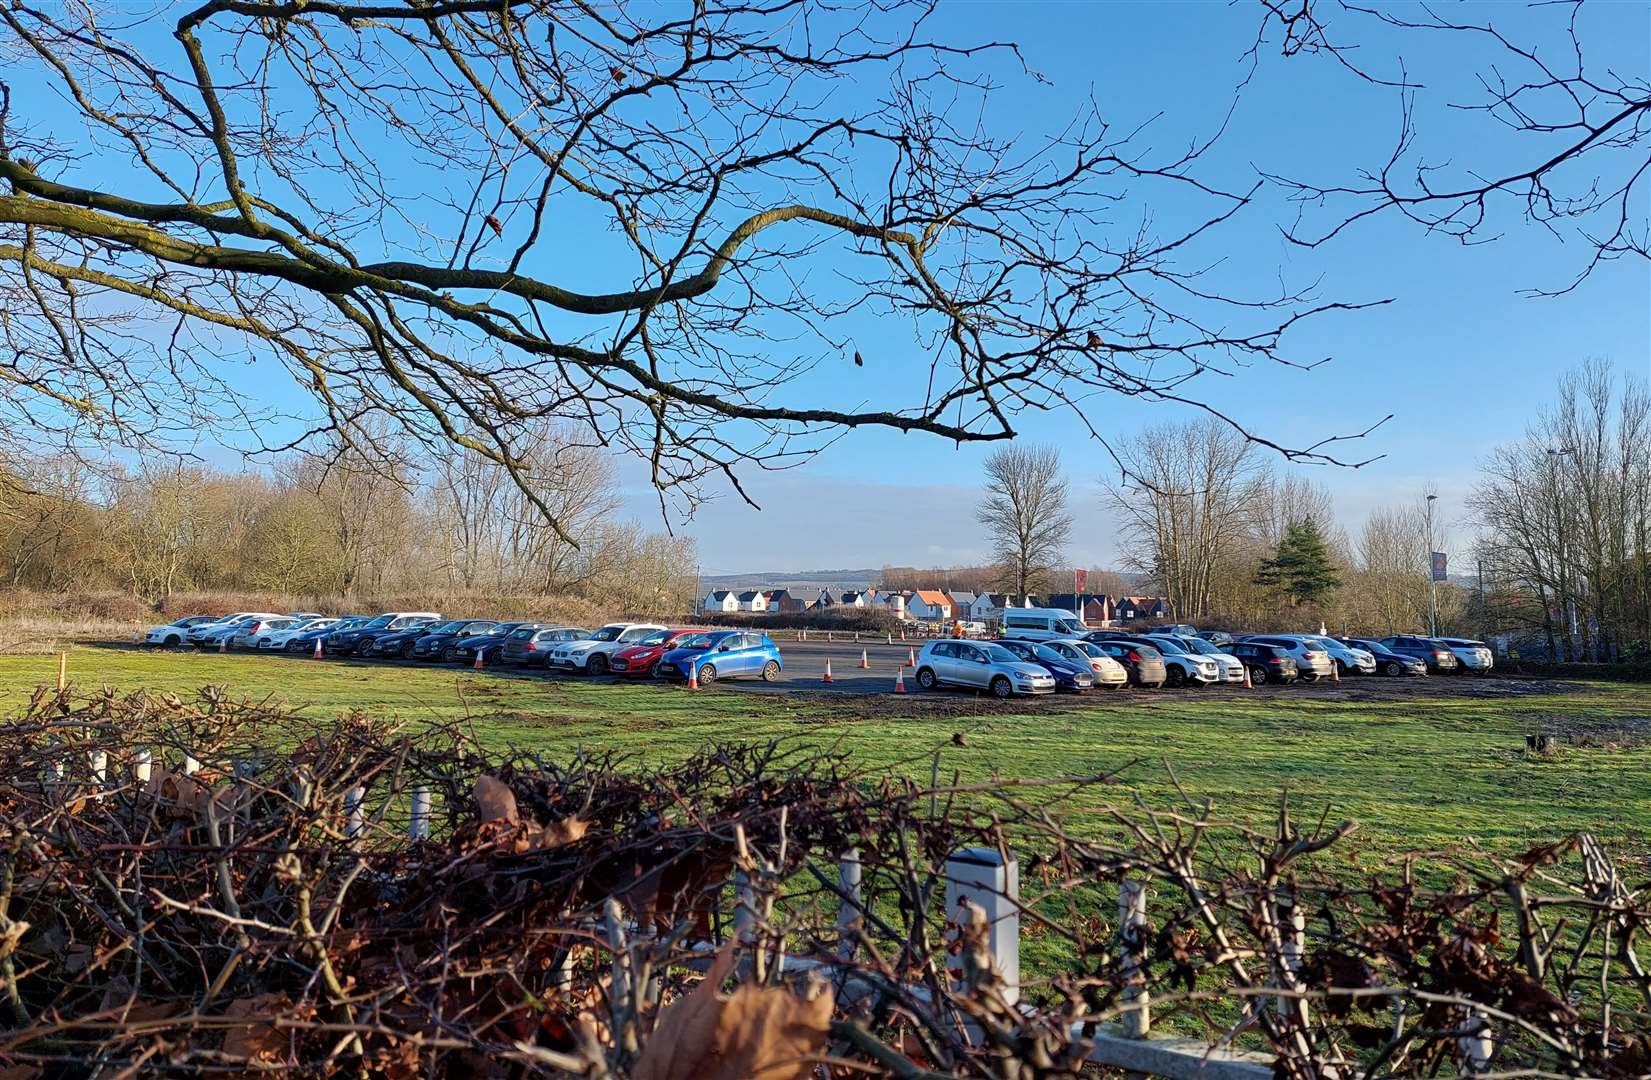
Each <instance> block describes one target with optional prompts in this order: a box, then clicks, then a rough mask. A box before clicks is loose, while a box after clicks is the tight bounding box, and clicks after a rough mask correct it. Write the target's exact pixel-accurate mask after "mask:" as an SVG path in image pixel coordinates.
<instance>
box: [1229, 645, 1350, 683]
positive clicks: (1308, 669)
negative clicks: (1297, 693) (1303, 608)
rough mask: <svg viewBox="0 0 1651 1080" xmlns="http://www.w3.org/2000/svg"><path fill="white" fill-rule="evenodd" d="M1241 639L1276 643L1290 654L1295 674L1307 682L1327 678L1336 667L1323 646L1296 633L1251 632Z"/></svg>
mask: <svg viewBox="0 0 1651 1080" xmlns="http://www.w3.org/2000/svg"><path fill="white" fill-rule="evenodd" d="M1239 640H1241V641H1251V642H1255V643H1256V644H1258V645H1276V646H1277V647H1278V648H1280V649H1283V650H1284V651H1285V652H1288V653H1289V654H1290V659H1292V660H1294V661H1295V662H1296V674H1297V675H1298V676H1300V677H1301V678H1303V679H1306V680H1307V681H1308V682H1317V681H1318V680H1320V679H1328V678H1329V677H1330V676H1331V675H1332V674H1334V673H1335V670H1336V667H1335V665H1334V664H1333V663H1331V662H1330V654H1329V653H1328V652H1326V651H1325V650H1324V647H1323V646H1321V645H1318V644H1316V643H1314V642H1312V641H1311V640H1310V639H1309V638H1308V637H1305V636H1301V635H1296V634H1252V635H1250V636H1249V637H1246V638H1240V639H1239Z"/></svg>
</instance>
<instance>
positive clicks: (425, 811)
mask: <svg viewBox="0 0 1651 1080" xmlns="http://www.w3.org/2000/svg"><path fill="white" fill-rule="evenodd" d="M407 835H408V837H409V838H411V839H413V840H428V839H430V789H429V788H427V787H425V786H424V785H422V784H421V785H419V786H418V787H416V788H414V789H413V812H412V814H411V815H409V817H408V819H407Z"/></svg>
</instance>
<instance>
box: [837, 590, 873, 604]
mask: <svg viewBox="0 0 1651 1080" xmlns="http://www.w3.org/2000/svg"><path fill="white" fill-rule="evenodd" d="M876 602H877V593H875V592H874V591H872V590H870V589H860V590H855V591H851V592H846V593H844V594H843V599H842V601H841V603H842V605H843V606H844V607H870V606H871V605H872V604H874V603H876Z"/></svg>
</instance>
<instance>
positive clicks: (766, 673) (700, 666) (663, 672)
mask: <svg viewBox="0 0 1651 1080" xmlns="http://www.w3.org/2000/svg"><path fill="white" fill-rule="evenodd" d="M696 670H697V671H698V673H699V681H700V682H702V683H708V682H716V681H717V680H718V679H737V678H739V677H741V676H748V675H755V676H756V677H757V678H759V679H762V680H763V681H764V682H773V681H774V680H775V679H777V678H779V677H780V672H781V671H783V670H785V668H784V665H783V664H782V663H781V661H780V650H779V647H778V646H776V645H775V644H774V643H773V642H772V641H770V640H769V638H768V635H767V634H755V633H750V632H748V631H745V630H707V631H705V632H703V633H698V634H690V635H688V636H687V637H685V638H682V639H681V640H680V641H679V642H678V643H677V645H676V647H675V648H673V649H671V650H670V651H669V652H667V653H666V654H665V655H664V656H661V657H660V658H659V663H657V664H655V665H654V675H655V677H657V678H661V679H686V678H687V677H688V673H689V672H690V671H696Z"/></svg>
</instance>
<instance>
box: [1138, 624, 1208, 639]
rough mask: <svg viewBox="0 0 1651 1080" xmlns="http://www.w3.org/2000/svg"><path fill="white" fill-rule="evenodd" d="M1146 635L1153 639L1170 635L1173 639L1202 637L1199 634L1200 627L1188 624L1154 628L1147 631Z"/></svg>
mask: <svg viewBox="0 0 1651 1080" xmlns="http://www.w3.org/2000/svg"><path fill="white" fill-rule="evenodd" d="M1146 633H1147V634H1148V635H1150V636H1152V637H1158V636H1159V635H1160V634H1168V635H1169V636H1171V637H1199V636H1201V635H1200V634H1199V630H1198V627H1196V626H1191V625H1188V624H1187V623H1172V624H1170V625H1169V626H1154V627H1152V628H1151V629H1149V630H1147V631H1146Z"/></svg>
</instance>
